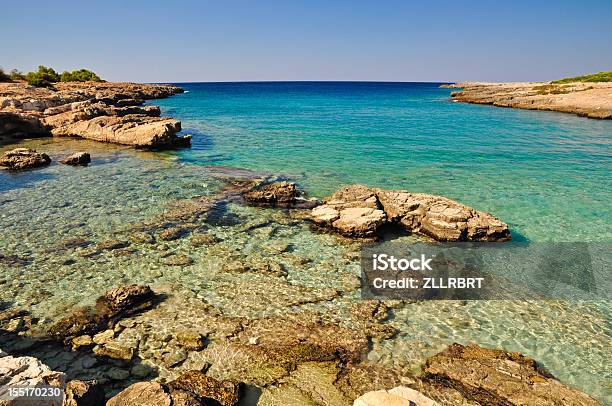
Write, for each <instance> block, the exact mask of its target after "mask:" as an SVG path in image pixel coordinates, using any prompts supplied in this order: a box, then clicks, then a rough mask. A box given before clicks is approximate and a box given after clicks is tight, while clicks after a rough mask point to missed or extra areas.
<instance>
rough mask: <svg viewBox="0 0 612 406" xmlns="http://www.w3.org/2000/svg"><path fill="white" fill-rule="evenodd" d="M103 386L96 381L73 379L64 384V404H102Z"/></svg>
mask: <svg viewBox="0 0 612 406" xmlns="http://www.w3.org/2000/svg"><path fill="white" fill-rule="evenodd" d="M105 402H106V399H105V397H104V388H102V385H99V384H98V382H97V381H95V380H92V381H79V380H76V379H75V380H73V381H70V382H68V384H67V385H66V398H65V400H64V406H104V404H105Z"/></svg>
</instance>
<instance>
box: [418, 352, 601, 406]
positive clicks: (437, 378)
mask: <svg viewBox="0 0 612 406" xmlns="http://www.w3.org/2000/svg"><path fill="white" fill-rule="evenodd" d="M423 377H424V381H425V382H426V383H429V384H430V385H433V386H447V387H451V388H453V389H455V390H457V391H459V392H460V393H461V394H462V395H463V396H464V397H465V398H467V399H470V400H474V401H476V402H478V403H480V404H486V405H492V406H496V405H499V406H507V405H543V406H544V405H550V406H553V405H568V406H573V405H575V406H578V405H581V406H587V405H599V402H597V401H596V400H594V399H592V398H591V397H590V396H588V395H586V394H584V393H582V392H580V391H578V390H575V389H572V388H570V387H567V386H565V385H563V384H562V383H561V382H559V381H557V380H556V379H555V378H554V377H553V376H552V375H550V374H549V373H547V372H546V371H544V370H542V369H541V368H540V367H538V365H537V363H536V362H535V361H534V360H533V359H531V358H527V357H525V356H523V355H521V354H519V353H516V352H506V351H502V350H496V349H488V348H482V347H479V346H477V345H475V344H472V345H468V346H463V345H461V344H456V343H455V344H452V345H451V346H449V347H448V348H447V349H446V350H445V351H443V352H441V353H439V354H436V355H434V356H433V357H430V358H428V359H427V362H426V366H425V368H424V375H423Z"/></svg>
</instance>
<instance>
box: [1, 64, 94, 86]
mask: <svg viewBox="0 0 612 406" xmlns="http://www.w3.org/2000/svg"><path fill="white" fill-rule="evenodd" d="M23 80H25V81H26V82H28V84H29V85H30V86H36V87H49V86H52V85H53V83H57V82H102V81H103V80H102V79H101V78H100V76H98V75H97V74H96V73H94V72H92V71H90V70H88V69H78V70H74V71H72V72H68V71H64V72H62V73H61V74H59V73H57V72H56V71H55V69H53V68H50V67H47V66H44V65H40V66H38V70H37V71H33V72H28V73H26V74H23V73H22V72H20V71H18V70H17V69H13V70H12V71H11V73H10V74H6V73H5V72H4V70H3V69H2V68H0V82H11V81H14V82H16V81H23Z"/></svg>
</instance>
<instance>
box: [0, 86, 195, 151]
mask: <svg viewBox="0 0 612 406" xmlns="http://www.w3.org/2000/svg"><path fill="white" fill-rule="evenodd" d="M182 92H183V90H182V89H181V88H179V87H176V86H172V85H156V84H137V83H109V82H85V83H82V82H65V83H57V84H55V87H54V88H52V89H48V88H37V87H32V86H29V85H27V84H25V83H0V136H11V137H14V138H26V137H28V138H29V137H40V136H55V137H82V138H86V139H90V140H94V141H102V142H111V143H116V144H123V145H130V146H134V147H140V148H169V147H181V146H188V145H189V144H190V138H189V137H180V136H177V133H178V132H179V131H181V123H180V121H178V120H175V119H173V118H166V117H160V110H159V107H157V106H141V105H142V104H143V103H144V101H145V100H147V99H159V98H164V97H169V96H172V95H174V94H178V93H182Z"/></svg>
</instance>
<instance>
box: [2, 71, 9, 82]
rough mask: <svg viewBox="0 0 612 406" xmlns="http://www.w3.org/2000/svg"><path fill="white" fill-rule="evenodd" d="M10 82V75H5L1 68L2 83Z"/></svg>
mask: <svg viewBox="0 0 612 406" xmlns="http://www.w3.org/2000/svg"><path fill="white" fill-rule="evenodd" d="M9 80H11V78H9V77H8V75H7V74H6V73H4V70H3V69H2V68H0V82H8V81H9Z"/></svg>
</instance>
